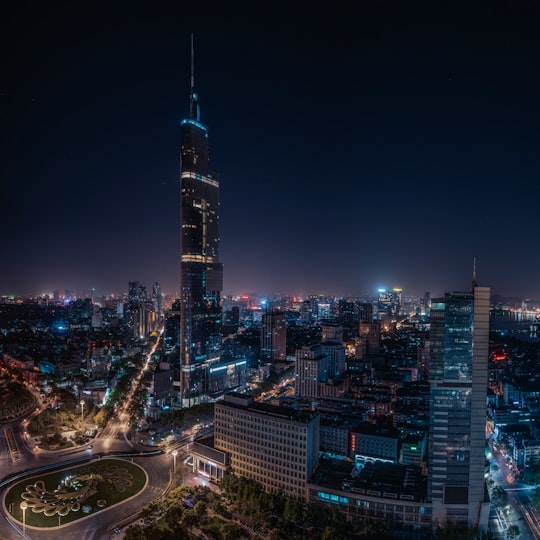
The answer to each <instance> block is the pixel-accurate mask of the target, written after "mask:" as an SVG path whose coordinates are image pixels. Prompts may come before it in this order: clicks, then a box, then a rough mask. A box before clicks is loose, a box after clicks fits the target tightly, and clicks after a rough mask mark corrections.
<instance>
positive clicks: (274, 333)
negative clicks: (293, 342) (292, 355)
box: [261, 309, 287, 372]
mask: <svg viewBox="0 0 540 540" xmlns="http://www.w3.org/2000/svg"><path fill="white" fill-rule="evenodd" d="M286 360H287V326H286V324H285V312H284V311H280V310H276V309H270V310H268V311H267V312H266V313H263V316H262V327H261V363H262V364H271V365H272V370H273V371H274V372H276V371H279V369H277V368H276V364H279V363H284V362H285V361H286Z"/></svg>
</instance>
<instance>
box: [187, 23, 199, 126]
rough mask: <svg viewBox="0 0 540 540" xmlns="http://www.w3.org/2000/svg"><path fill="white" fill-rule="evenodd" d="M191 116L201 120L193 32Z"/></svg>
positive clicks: (193, 118)
mask: <svg viewBox="0 0 540 540" xmlns="http://www.w3.org/2000/svg"><path fill="white" fill-rule="evenodd" d="M189 116H190V118H191V120H197V122H198V121H199V120H200V118H199V117H200V114H199V96H197V94H196V93H195V50H194V47H193V33H192V34H191V86H190V92H189Z"/></svg>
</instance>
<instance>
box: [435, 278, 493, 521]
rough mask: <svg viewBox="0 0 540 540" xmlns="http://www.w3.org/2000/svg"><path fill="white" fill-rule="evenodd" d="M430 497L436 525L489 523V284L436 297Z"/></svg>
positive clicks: (474, 284)
mask: <svg viewBox="0 0 540 540" xmlns="http://www.w3.org/2000/svg"><path fill="white" fill-rule="evenodd" d="M430 315H431V330H430V363H429V382H430V409H431V414H430V425H429V452H428V456H429V467H428V468H429V477H428V499H430V500H431V503H432V505H433V520H434V522H435V524H443V525H444V524H445V523H448V522H453V523H456V524H459V525H462V526H480V527H484V528H485V527H486V526H487V517H488V515H487V514H488V511H489V503H486V497H485V480H484V465H485V429H486V393H487V371H488V369H487V368H488V345H489V288H487V287H478V286H476V283H475V282H473V287H472V290H471V292H470V293H451V294H450V293H447V294H446V295H445V296H444V298H438V299H434V300H432V303H431V313H430Z"/></svg>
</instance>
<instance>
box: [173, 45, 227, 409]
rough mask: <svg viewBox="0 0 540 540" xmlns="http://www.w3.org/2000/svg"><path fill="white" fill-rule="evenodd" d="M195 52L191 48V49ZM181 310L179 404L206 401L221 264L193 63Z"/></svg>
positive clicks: (184, 154)
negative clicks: (194, 82)
mask: <svg viewBox="0 0 540 540" xmlns="http://www.w3.org/2000/svg"><path fill="white" fill-rule="evenodd" d="M192 51H193V48H192ZM180 183H181V240H180V253H181V264H180V274H181V310H180V381H179V392H180V396H179V397H180V402H181V404H182V406H187V407H189V406H192V405H194V404H197V403H199V402H201V401H204V399H205V396H206V392H207V386H208V380H207V377H208V370H209V366H211V365H212V364H213V363H216V362H219V360H220V357H221V323H222V307H221V291H222V288H223V286H222V283H223V265H222V264H221V263H220V262H219V179H218V174H217V172H216V171H214V170H213V169H211V168H210V158H209V146H208V132H207V128H206V126H204V125H203V124H202V123H201V122H200V109H199V98H198V95H197V94H196V93H195V91H194V85H193V63H192V76H191V94H190V116H189V118H187V119H185V120H183V121H182V124H181V156H180Z"/></svg>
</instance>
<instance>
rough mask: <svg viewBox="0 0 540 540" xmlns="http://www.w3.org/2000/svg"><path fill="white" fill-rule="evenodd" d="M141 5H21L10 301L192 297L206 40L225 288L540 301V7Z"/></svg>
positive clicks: (8, 201) (10, 109)
mask: <svg viewBox="0 0 540 540" xmlns="http://www.w3.org/2000/svg"><path fill="white" fill-rule="evenodd" d="M132 7H133V9H130V10H129V11H128V12H120V11H119V10H118V11H115V10H112V11H111V12H110V13H109V12H107V17H103V13H101V12H100V11H99V10H98V9H95V10H93V11H89V12H87V13H76V12H68V11H63V10H61V9H59V8H56V9H55V8H50V7H48V8H47V10H46V11H45V9H44V8H43V7H41V6H39V5H38V4H36V7H35V9H34V10H33V11H32V13H31V14H26V13H24V12H23V11H17V10H18V9H20V8H17V7H12V8H11V9H12V11H11V12H10V13H8V14H7V16H6V17H5V20H4V26H5V28H4V30H5V31H4V32H3V36H4V40H5V41H4V42H3V45H4V50H5V51H10V54H9V55H8V56H7V58H6V70H5V73H6V77H5V78H4V82H3V83H2V88H1V89H0V94H1V96H0V104H1V109H0V110H1V113H2V124H3V126H4V129H3V130H2V146H1V147H2V156H1V157H2V160H1V162H2V169H1V175H2V177H3V178H4V182H3V184H4V186H5V187H4V190H3V192H4V196H5V199H4V205H3V208H2V212H1V214H0V215H1V216H2V217H1V222H0V230H1V231H2V232H1V237H0V239H1V242H2V246H3V253H4V256H3V259H4V264H3V265H2V269H1V270H0V294H26V293H33V294H39V293H42V292H46V291H47V292H50V291H52V290H53V289H61V290H64V289H67V288H69V289H73V290H77V289H80V290H82V289H90V288H95V289H96V293H97V294H105V293H108V292H120V291H125V290H127V284H128V282H129V281H132V280H138V281H140V282H141V283H144V284H146V285H148V286H150V285H151V284H152V283H154V282H156V281H157V282H159V283H160V285H161V287H162V290H163V291H164V292H166V293H169V294H171V295H178V294H179V289H180V265H179V261H178V246H179V241H180V217H179V214H180V205H179V198H180V197H179V195H180V182H179V161H180V156H179V153H180V152H179V148H180V121H181V119H182V118H185V117H186V115H187V113H188V109H189V101H188V99H187V95H188V90H189V75H190V55H189V42H190V35H191V33H193V34H194V37H195V77H196V81H197V90H198V91H199V94H200V100H201V103H202V115H201V121H202V122H203V124H205V125H207V126H208V127H209V136H210V139H211V156H210V160H211V164H212V166H215V168H216V169H217V170H218V171H219V172H220V183H221V188H220V197H221V206H220V215H221V220H220V246H221V247H220V256H221V261H222V262H223V265H224V273H223V279H224V287H223V293H224V294H240V293H253V292H260V293H263V294H272V293H278V292H280V293H289V294H298V295H301V294H311V293H313V294H315V293H322V294H327V295H335V296H356V295H361V294H369V293H373V294H375V292H376V290H377V289H378V288H379V287H385V288H393V287H400V288H402V289H403V291H404V294H411V295H423V293H424V292H425V291H429V292H431V294H432V296H437V295H441V294H443V293H444V292H446V291H452V290H463V288H464V284H467V283H469V282H470V279H471V275H472V267H473V258H476V261H477V276H478V281H479V283H480V284H482V285H486V286H489V287H490V288H491V291H492V293H493V294H500V295H503V296H521V297H524V298H533V299H536V298H540V282H539V280H538V279H537V268H538V266H539V264H540V255H539V254H538V253H537V250H535V240H536V234H535V233H536V224H535V208H534V205H535V201H536V200H537V198H538V195H539V194H540V181H539V180H538V174H537V172H538V158H537V157H536V147H537V144H535V143H536V142H537V128H536V126H537V125H538V120H540V118H539V113H538V110H537V108H536V107H535V106H534V104H535V100H536V95H537V93H538V90H539V86H540V85H539V76H538V69H537V65H536V61H535V56H536V54H537V52H538V45H537V43H536V41H535V39H534V31H535V29H534V26H535V25H534V20H535V15H536V14H537V11H536V10H537V8H536V7H535V6H532V5H525V4H523V5H522V4H516V5H514V6H513V7H510V6H506V7H504V8H501V7H498V6H491V7H490V8H489V9H486V10H481V9H479V8H476V9H475V8H472V7H468V8H467V10H465V7H462V8H460V7H459V6H457V7H453V8H452V9H450V8H448V9H446V11H445V10H443V8H440V7H439V8H435V7H431V8H427V7H423V8H422V9H420V8H418V9H409V8H407V9H406V10H405V9H404V8H403V7H400V6H398V5H397V3H392V2H387V3H381V4H379V5H377V6H367V7H362V8H361V9H360V13H359V14H358V16H357V17H356V18H354V19H352V18H351V17H350V14H348V13H347V12H346V11H343V12H342V13H330V14H328V13H326V12H324V11H321V12H317V11H314V12H313V13H312V14H311V15H312V17H311V18H310V20H309V22H307V21H306V20H305V19H304V18H302V17H301V16H300V14H299V13H298V14H297V13H291V14H290V18H289V19H288V20H282V19H280V18H279V17H278V16H273V15H271V14H270V15H269V16H268V17H267V18H266V19H265V20H264V21H260V20H259V19H258V18H257V17H256V16H249V15H246V14H244V15H242V16H238V17H234V16H233V15H229V16H228V17H224V16H222V14H219V13H215V14H212V15H207V16H206V15H205V16H195V15H193V14H185V13H184V14H182V13H180V12H178V11H171V12H163V13H162V14H159V15H158V14H157V13H154V12H147V11H145V10H144V9H143V8H142V6H138V5H136V4H135V5H133V6H132ZM465 14H466V16H465Z"/></svg>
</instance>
